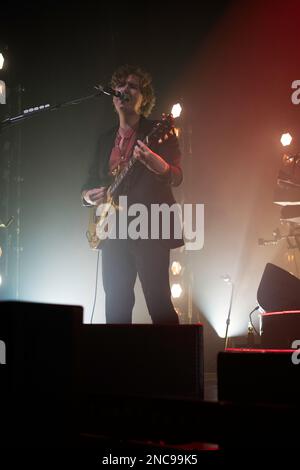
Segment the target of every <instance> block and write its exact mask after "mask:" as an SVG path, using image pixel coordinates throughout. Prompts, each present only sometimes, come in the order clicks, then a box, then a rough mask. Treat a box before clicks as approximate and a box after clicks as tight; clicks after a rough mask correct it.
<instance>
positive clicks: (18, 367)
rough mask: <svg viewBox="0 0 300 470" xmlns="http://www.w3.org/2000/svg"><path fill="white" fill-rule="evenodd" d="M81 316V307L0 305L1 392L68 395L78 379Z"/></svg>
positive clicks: (17, 303)
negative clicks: (75, 351)
mask: <svg viewBox="0 0 300 470" xmlns="http://www.w3.org/2000/svg"><path fill="white" fill-rule="evenodd" d="M82 312H83V309H82V307H79V306H69V305H54V304H42V303H32V302H15V301H11V302H0V341H1V350H2V353H1V354H2V358H5V359H4V360H2V361H1V358H0V383H1V386H2V389H1V391H2V392H3V391H4V390H7V391H8V393H18V394H20V393H22V394H28V395H30V394H32V393H35V394H43V393H45V394H48V395H50V394H51V395H53V396H60V395H61V394H62V393H67V392H68V391H69V390H70V387H72V386H73V380H74V377H75V375H76V370H75V369H76V364H75V362H74V357H75V353H74V348H75V347H77V343H78V336H79V330H80V327H81V324H82ZM4 354H5V355H4ZM1 362H2V363H1Z"/></svg>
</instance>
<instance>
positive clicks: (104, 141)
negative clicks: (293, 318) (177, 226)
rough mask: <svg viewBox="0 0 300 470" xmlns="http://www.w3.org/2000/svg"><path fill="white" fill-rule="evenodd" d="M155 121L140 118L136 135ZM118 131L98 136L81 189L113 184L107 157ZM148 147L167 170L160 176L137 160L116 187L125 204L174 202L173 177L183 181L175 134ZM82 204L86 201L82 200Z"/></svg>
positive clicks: (175, 244)
mask: <svg viewBox="0 0 300 470" xmlns="http://www.w3.org/2000/svg"><path fill="white" fill-rule="evenodd" d="M156 122H157V121H151V120H148V119H146V118H144V117H142V118H141V120H140V124H139V129H138V133H137V138H138V139H140V140H143V139H144V138H145V137H146V136H147V135H148V134H149V133H150V131H151V130H152V129H153V127H154V125H155V123H156ZM117 131H118V126H116V127H114V128H112V129H110V130H109V131H108V132H106V133H105V134H102V135H101V136H100V139H99V142H98V147H97V151H96V154H95V157H94V159H93V162H92V165H91V166H90V169H89V174H88V178H87V180H86V182H85V183H84V185H83V186H82V188H81V189H82V191H84V190H87V189H92V188H99V187H101V186H109V185H110V184H111V183H112V181H113V177H112V176H111V175H110V174H109V160H110V155H111V151H112V148H113V146H114V142H115V138H116V134H117ZM150 146H151V149H152V150H153V151H154V152H155V153H157V154H158V155H160V156H161V157H162V158H163V159H164V160H166V161H167V162H168V163H169V165H170V171H169V172H168V174H167V175H166V176H159V175H156V174H155V173H154V172H152V171H151V170H149V169H148V168H147V167H146V166H145V165H143V163H141V162H136V163H135V165H134V169H133V171H132V173H130V175H128V176H127V177H126V178H125V180H124V182H123V183H122V184H121V187H120V188H119V190H118V194H119V195H122V194H124V195H125V194H126V195H127V197H128V201H127V202H128V206H129V205H130V204H134V203H142V204H144V205H145V206H146V207H150V205H151V204H162V203H166V204H167V205H169V206H170V205H172V204H174V203H175V202H176V201H175V199H174V196H173V193H172V185H173V181H174V179H176V182H177V185H178V184H180V183H181V181H182V170H181V167H180V158H181V152H180V149H179V144H178V140H177V138H176V136H175V135H173V134H171V135H170V136H169V138H168V139H167V140H163V142H161V143H159V142H158V141H156V142H154V143H152V144H151V145H150ZM84 205H88V204H86V203H84ZM163 241H164V242H170V243H168V244H169V245H170V247H171V248H173V247H178V246H182V245H183V241H182V239H180V240H178V239H176V240H174V239H172V240H170V241H167V240H163Z"/></svg>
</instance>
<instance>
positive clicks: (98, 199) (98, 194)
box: [83, 186, 107, 206]
mask: <svg viewBox="0 0 300 470" xmlns="http://www.w3.org/2000/svg"><path fill="white" fill-rule="evenodd" d="M106 194H107V188H106V187H104V186H102V187H101V188H93V189H89V190H88V191H85V192H84V193H83V198H84V199H85V201H86V202H87V203H88V204H92V205H93V206H98V205H99V204H103V203H104V202H106Z"/></svg>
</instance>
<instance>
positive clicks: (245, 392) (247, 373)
mask: <svg viewBox="0 0 300 470" xmlns="http://www.w3.org/2000/svg"><path fill="white" fill-rule="evenodd" d="M292 354H293V352H292V351H290V352H289V351H280V350H273V351H271V350H259V349H258V350H255V349H253V350H251V351H250V350H242V349H236V350H233V349H232V350H227V351H224V352H220V353H219V354H218V399H219V400H220V401H229V402H239V403H261V404H298V405H299V403H300V398H299V388H300V365H296V364H294V363H293V361H292Z"/></svg>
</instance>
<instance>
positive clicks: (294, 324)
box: [261, 310, 300, 349]
mask: <svg viewBox="0 0 300 470" xmlns="http://www.w3.org/2000/svg"><path fill="white" fill-rule="evenodd" d="M261 329H262V332H261V345H262V347H263V348H273V349H274V348H280V349H290V348H292V347H293V346H292V344H293V342H294V341H295V340H299V341H300V310H294V311H287V312H267V313H262V314H261Z"/></svg>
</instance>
